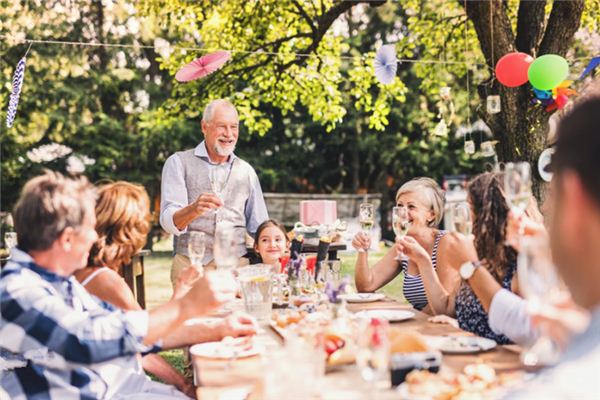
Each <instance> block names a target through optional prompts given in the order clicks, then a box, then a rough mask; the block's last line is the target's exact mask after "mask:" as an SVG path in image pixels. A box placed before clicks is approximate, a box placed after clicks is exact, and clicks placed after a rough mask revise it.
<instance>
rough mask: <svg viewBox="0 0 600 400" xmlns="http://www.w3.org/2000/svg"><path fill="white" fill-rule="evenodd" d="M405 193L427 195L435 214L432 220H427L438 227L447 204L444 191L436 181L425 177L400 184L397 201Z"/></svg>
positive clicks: (432, 225)
mask: <svg viewBox="0 0 600 400" xmlns="http://www.w3.org/2000/svg"><path fill="white" fill-rule="evenodd" d="M405 193H423V194H424V195H425V197H426V198H427V200H428V201H429V204H428V205H429V207H430V210H431V211H432V212H433V215H434V219H433V220H432V221H427V225H428V226H430V227H436V226H438V225H439V224H440V222H442V218H443V217H444V204H445V199H444V191H443V190H442V188H440V186H439V185H438V184H437V182H436V181H434V180H433V179H431V178H425V177H422V178H414V179H411V180H410V181H408V182H406V183H405V184H404V185H402V186H400V189H398V191H397V192H396V203H398V198H399V197H400V196H401V195H403V194H405Z"/></svg>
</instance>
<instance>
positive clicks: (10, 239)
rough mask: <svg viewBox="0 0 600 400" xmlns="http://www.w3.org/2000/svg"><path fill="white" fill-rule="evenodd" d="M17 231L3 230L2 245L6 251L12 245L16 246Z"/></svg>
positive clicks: (10, 248)
mask: <svg viewBox="0 0 600 400" xmlns="http://www.w3.org/2000/svg"><path fill="white" fill-rule="evenodd" d="M17 244H18V243H17V232H5V233H4V245H5V246H6V248H7V249H8V251H10V250H12V248H13V247H16V246H17Z"/></svg>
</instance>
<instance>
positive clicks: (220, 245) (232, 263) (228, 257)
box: [213, 224, 239, 270]
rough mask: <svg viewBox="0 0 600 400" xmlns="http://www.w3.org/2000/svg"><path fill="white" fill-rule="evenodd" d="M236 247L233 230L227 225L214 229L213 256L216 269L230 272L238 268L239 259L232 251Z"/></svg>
mask: <svg viewBox="0 0 600 400" xmlns="http://www.w3.org/2000/svg"><path fill="white" fill-rule="evenodd" d="M236 246H237V242H236V235H235V229H234V228H233V226H229V225H227V224H220V225H219V226H217V229H215V238H214V244H213V256H214V258H215V264H217V268H218V269H223V270H230V269H233V268H236V267H237V266H238V262H239V259H238V257H237V256H236V254H235V252H234V249H235V248H236Z"/></svg>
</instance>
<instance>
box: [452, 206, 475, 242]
mask: <svg viewBox="0 0 600 400" xmlns="http://www.w3.org/2000/svg"><path fill="white" fill-rule="evenodd" d="M452 222H453V223H454V230H455V231H456V232H458V233H462V234H463V235H465V236H469V235H471V232H472V231H473V220H472V218H471V208H470V207H469V204H468V203H465V202H460V203H457V204H455V205H454V207H453V208H452Z"/></svg>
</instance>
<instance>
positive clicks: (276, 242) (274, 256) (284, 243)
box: [254, 219, 290, 272]
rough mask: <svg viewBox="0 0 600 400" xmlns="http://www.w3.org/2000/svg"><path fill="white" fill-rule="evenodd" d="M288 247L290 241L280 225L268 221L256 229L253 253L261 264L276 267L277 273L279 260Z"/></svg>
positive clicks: (279, 265)
mask: <svg viewBox="0 0 600 400" xmlns="http://www.w3.org/2000/svg"><path fill="white" fill-rule="evenodd" d="M289 247H290V239H289V238H288V236H287V232H286V231H285V227H284V226H283V225H282V224H281V223H279V222H277V221H275V220H273V219H268V220H266V221H265V222H263V223H262V224H260V225H259V226H258V229H256V235H255V238H254V251H256V253H257V254H258V255H259V257H260V261H261V262H262V263H264V264H269V265H274V266H276V271H277V272H279V269H280V268H281V258H282V257H284V256H285V255H286V253H287V252H288V248H289Z"/></svg>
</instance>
